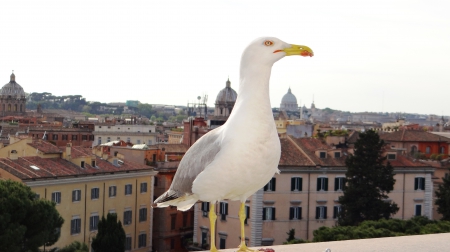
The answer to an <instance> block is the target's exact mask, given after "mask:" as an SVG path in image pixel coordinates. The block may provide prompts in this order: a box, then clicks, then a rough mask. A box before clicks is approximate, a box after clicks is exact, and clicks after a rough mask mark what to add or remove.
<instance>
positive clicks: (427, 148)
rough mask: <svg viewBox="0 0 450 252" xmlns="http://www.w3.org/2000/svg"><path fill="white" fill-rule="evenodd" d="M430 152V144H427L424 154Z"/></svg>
mask: <svg viewBox="0 0 450 252" xmlns="http://www.w3.org/2000/svg"><path fill="white" fill-rule="evenodd" d="M430 152H431V147H430V146H427V147H426V148H425V153H426V154H430Z"/></svg>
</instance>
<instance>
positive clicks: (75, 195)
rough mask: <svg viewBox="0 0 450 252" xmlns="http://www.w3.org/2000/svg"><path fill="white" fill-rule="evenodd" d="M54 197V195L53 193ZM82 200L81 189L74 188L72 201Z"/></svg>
mask: <svg viewBox="0 0 450 252" xmlns="http://www.w3.org/2000/svg"><path fill="white" fill-rule="evenodd" d="M52 197H53V195H52ZM80 200H81V190H79V189H77V190H73V191H72V202H76V201H80Z"/></svg>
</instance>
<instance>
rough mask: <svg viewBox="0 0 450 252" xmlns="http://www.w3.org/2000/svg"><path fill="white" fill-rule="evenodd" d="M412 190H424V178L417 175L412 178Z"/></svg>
mask: <svg viewBox="0 0 450 252" xmlns="http://www.w3.org/2000/svg"><path fill="white" fill-rule="evenodd" d="M414 190H425V178H424V177H417V178H415V179H414Z"/></svg>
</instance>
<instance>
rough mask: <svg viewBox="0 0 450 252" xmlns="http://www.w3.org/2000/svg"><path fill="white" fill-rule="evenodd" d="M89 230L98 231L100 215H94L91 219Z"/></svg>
mask: <svg viewBox="0 0 450 252" xmlns="http://www.w3.org/2000/svg"><path fill="white" fill-rule="evenodd" d="M89 230H90V231H93V230H98V215H92V216H91V217H90V218H89Z"/></svg>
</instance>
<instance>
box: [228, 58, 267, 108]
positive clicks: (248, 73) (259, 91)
mask: <svg viewBox="0 0 450 252" xmlns="http://www.w3.org/2000/svg"><path fill="white" fill-rule="evenodd" d="M271 69H272V66H265V65H251V66H250V67H246V68H241V76H240V85H239V93H238V97H237V100H236V105H238V106H240V105H241V104H245V106H242V107H243V108H249V109H252V110H253V109H255V107H257V108H259V109H258V110H257V111H261V112H263V111H264V112H267V111H266V110H270V111H269V112H270V113H271V111H272V110H271V107H270V96H269V80H270V72H271ZM253 112H255V111H253Z"/></svg>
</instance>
